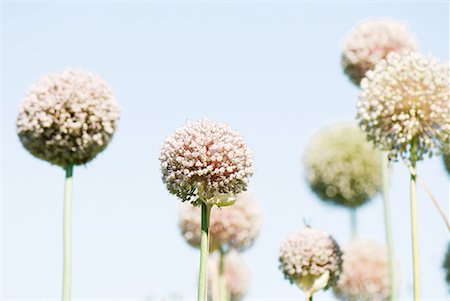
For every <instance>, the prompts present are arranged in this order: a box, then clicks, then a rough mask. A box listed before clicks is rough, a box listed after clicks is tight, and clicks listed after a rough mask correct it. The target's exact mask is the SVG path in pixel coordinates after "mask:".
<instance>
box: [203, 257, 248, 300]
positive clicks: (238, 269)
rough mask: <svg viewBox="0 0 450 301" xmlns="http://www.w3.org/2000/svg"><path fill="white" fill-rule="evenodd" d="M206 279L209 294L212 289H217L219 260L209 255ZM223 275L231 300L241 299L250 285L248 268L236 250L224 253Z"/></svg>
mask: <svg viewBox="0 0 450 301" xmlns="http://www.w3.org/2000/svg"><path fill="white" fill-rule="evenodd" d="M208 267H209V269H208V273H209V275H208V279H209V283H210V284H209V285H208V287H209V288H210V294H211V295H212V291H213V290H216V291H217V290H218V287H217V285H218V275H219V260H218V258H217V257H213V256H210V258H209V259H208ZM223 269H224V271H223V272H224V277H225V281H226V288H227V292H228V294H229V296H230V299H231V301H240V300H242V299H243V298H244V297H245V295H246V294H247V291H248V289H249V286H250V269H249V267H248V266H247V264H246V263H245V262H244V260H243V259H242V257H241V256H240V255H239V254H238V253H237V252H233V251H231V252H229V253H227V254H226V255H225V258H224V262H223Z"/></svg>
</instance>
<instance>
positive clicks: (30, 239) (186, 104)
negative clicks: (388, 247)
mask: <svg viewBox="0 0 450 301" xmlns="http://www.w3.org/2000/svg"><path fill="white" fill-rule="evenodd" d="M374 16H389V17H393V18H396V19H399V20H403V21H406V22H408V23H409V24H410V27H411V29H412V30H413V31H414V32H415V33H416V35H417V38H418V40H419V42H420V46H421V50H422V51H423V52H425V53H432V54H434V55H435V56H437V57H438V58H440V59H441V60H442V61H448V56H449V5H448V3H445V2H440V3H437V2H434V3H430V2H424V3H418V2H416V3H406V2H403V3H386V2H379V3H368V2H365V3H351V2H341V3H339V2H336V3H332V2H328V3H325V2H322V3H319V2H317V3H307V2H303V3H302V2H279V3H276V2H244V1H243V2H241V3H238V2H226V1H221V2H211V3H204V2H195V1H193V2H180V1H178V2H164V3H163V2H152V3H150V2H148V3H142V2H141V3H137V2H135V3H117V2H116V3H112V2H111V3H108V2H97V3H87V2H84V3H76V2H71V3H59V4H58V3H54V2H40V3H38V2H4V3H3V5H2V25H3V28H2V48H1V49H2V63H3V64H2V68H1V71H2V75H3V76H2V79H1V83H2V89H1V100H2V109H1V125H2V129H1V137H2V144H1V151H2V159H3V160H2V166H1V171H2V181H1V184H2V189H1V204H2V206H1V216H0V219H1V226H2V227H1V257H2V262H1V281H0V282H1V296H2V298H3V300H19V299H21V300H24V299H27V300H31V299H41V300H50V299H51V298H55V299H58V298H59V297H60V291H61V284H62V281H61V276H62V205H63V203H62V201H63V200H62V197H63V179H64V172H63V170H62V169H61V168H59V167H56V166H51V165H50V164H48V163H46V162H44V161H40V160H38V159H35V158H34V157H32V156H31V155H30V154H29V153H27V152H26V151H25V150H24V148H23V147H22V145H21V144H20V142H19V140H18V138H17V135H16V133H15V118H16V117H17V114H18V107H19V104H20V101H21V99H22V98H23V96H24V94H25V92H26V90H27V88H28V87H29V86H30V85H31V84H32V82H33V81H35V80H37V79H38V78H39V77H40V76H42V75H44V74H47V73H49V72H54V71H59V70H61V69H63V68H66V67H79V68H83V69H86V70H89V71H91V72H94V73H96V74H98V75H100V76H101V77H102V78H104V79H105V80H106V81H107V82H108V83H109V84H110V85H111V86H112V88H113V90H114V93H115V96H116V98H117V100H118V102H119V103H120V106H121V108H122V115H121V120H120V123H119V128H118V130H117V133H116V135H115V137H114V139H113V141H112V143H111V144H110V145H109V147H108V148H107V149H106V151H104V152H103V153H102V154H100V155H99V156H98V157H97V158H96V159H95V160H94V161H93V162H91V163H89V164H88V165H87V166H85V167H84V166H83V167H77V168H76V169H75V173H74V176H75V178H74V204H73V289H72V291H73V297H74V298H77V299H80V300H81V299H82V300H96V299H102V300H113V299H114V300H130V299H136V300H146V299H147V298H154V299H150V300H161V298H167V297H178V298H181V299H183V300H188V299H193V298H195V297H196V283H197V275H196V273H197V269H198V259H199V255H198V251H197V250H195V249H193V248H191V247H189V246H188V245H187V244H186V243H185V241H184V240H183V239H182V237H181V235H180V233H179V229H178V228H177V214H176V208H177V204H178V203H179V201H178V200H177V199H176V197H174V196H171V195H169V193H168V192H167V191H166V189H165V187H164V185H163V184H162V182H161V175H160V169H159V160H158V157H159V150H160V147H161V145H162V142H163V140H164V138H165V137H166V136H167V135H169V134H171V133H172V131H173V130H174V129H176V128H178V127H180V126H182V125H183V124H184V123H185V122H186V121H187V120H196V119H198V118H200V117H211V118H213V119H216V120H217V121H220V122H226V123H228V124H229V125H231V126H232V127H233V128H234V129H236V130H238V131H239V132H240V133H242V134H243V136H244V137H245V139H246V141H247V142H248V145H249V147H250V148H251V149H252V151H253V153H254V162H255V168H256V171H255V174H254V176H253V178H252V179H251V182H250V186H249V189H250V191H251V192H252V193H253V194H254V196H255V197H256V198H257V199H258V200H259V202H260V205H261V207H262V210H263V212H264V225H263V229H262V232H261V235H260V237H259V238H258V240H257V241H256V243H255V245H254V247H253V248H251V249H250V250H248V251H247V252H245V253H244V255H243V256H244V259H245V261H246V262H247V263H248V265H249V266H250V267H251V270H252V281H251V288H250V291H249V293H248V296H247V298H246V300H294V299H295V300H302V299H303V298H304V294H303V293H302V292H301V291H300V290H299V289H298V288H297V287H295V286H293V285H290V284H289V283H288V282H287V281H286V280H284V279H283V275H282V273H281V272H280V271H279V270H278V252H279V246H280V243H281V241H282V240H283V239H284V238H285V237H286V236H287V235H288V234H290V233H291V232H293V231H295V230H296V229H299V228H301V227H303V224H304V220H305V219H306V220H307V221H309V222H310V224H311V225H312V226H313V227H317V228H321V229H324V230H326V231H328V232H329V233H331V234H332V235H333V236H334V237H335V238H336V240H337V241H338V242H339V243H340V244H341V245H344V244H345V243H346V242H348V241H349V239H350V228H349V226H350V223H349V214H348V212H347V211H346V210H344V209H341V208H337V207H333V206H329V205H327V204H324V203H322V202H321V201H319V200H318V199H317V198H316V197H315V196H314V195H313V194H312V193H311V192H310V191H309V189H308V186H307V185H306V183H305V181H304V176H303V168H302V155H303V150H304V148H305V146H306V144H307V143H308V141H309V139H310V138H311V137H312V136H313V135H314V134H315V133H316V132H317V131H318V130H319V129H321V128H323V127H325V126H328V125H332V124H334V123H336V122H339V121H347V120H352V119H354V116H355V100H356V94H357V92H358V90H357V89H356V88H355V87H354V86H353V85H352V84H351V83H350V81H349V80H348V79H347V78H346V76H344V74H343V73H342V70H341V66H340V54H341V53H340V45H341V44H340V43H341V40H342V38H343V37H344V36H345V34H346V33H347V32H348V31H349V30H350V29H351V28H352V27H353V26H354V25H355V24H356V23H357V22H359V21H361V20H363V19H366V18H368V17H374ZM418 171H419V174H420V176H421V177H422V178H423V179H424V181H426V182H427V184H428V186H429V187H430V189H431V190H432V191H433V193H434V194H435V195H436V197H437V199H438V200H439V201H440V203H441V205H442V206H443V208H444V210H445V212H448V211H449V210H448V202H447V200H448V182H449V177H448V176H447V174H446V173H445V171H444V168H443V164H442V162H441V158H433V159H431V160H426V161H423V162H421V163H420V164H419V166H418ZM391 199H392V210H393V224H394V238H395V251H396V255H397V256H398V258H399V260H400V264H401V274H402V276H403V277H402V283H401V289H400V298H401V299H402V300H408V299H410V298H411V297H412V279H411V274H412V273H411V272H412V268H411V252H410V227H409V222H410V220H409V177H408V171H407V170H406V168H405V167H404V166H403V165H402V164H396V165H395V168H394V171H393V174H392V191H391ZM418 203H419V204H418V206H419V224H420V236H419V239H420V253H421V272H422V287H423V289H422V296H423V300H447V299H448V289H447V286H446V284H445V282H444V273H443V270H442V268H441V266H442V262H443V256H444V253H445V251H446V247H447V242H448V238H449V236H448V232H447V231H446V229H445V226H444V224H443V222H442V220H441V219H440V218H439V216H438V213H437V211H436V210H435V208H434V207H433V206H432V203H431V201H430V199H429V198H428V197H427V196H426V195H425V193H424V192H423V190H422V189H420V188H418ZM382 210H383V207H382V200H381V199H380V198H379V197H377V198H375V199H373V201H372V202H370V203H369V204H367V205H366V206H364V207H363V208H361V209H360V210H359V212H358V220H359V236H360V237H362V238H371V239H374V240H377V241H379V242H384V226H383V215H382V213H383V211H382ZM315 300H334V298H333V296H332V294H331V293H330V292H320V293H318V294H317V295H316V298H315Z"/></svg>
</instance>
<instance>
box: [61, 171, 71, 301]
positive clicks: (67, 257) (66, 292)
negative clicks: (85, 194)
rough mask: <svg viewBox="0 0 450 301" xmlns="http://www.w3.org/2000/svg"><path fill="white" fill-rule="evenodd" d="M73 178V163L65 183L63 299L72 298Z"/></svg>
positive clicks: (65, 300) (67, 172)
mask: <svg viewBox="0 0 450 301" xmlns="http://www.w3.org/2000/svg"><path fill="white" fill-rule="evenodd" d="M72 178H73V165H72V164H69V165H68V166H67V167H66V179H65V184H64V226H63V240H64V266H63V292H62V300H63V301H69V300H70V291H71V286H72Z"/></svg>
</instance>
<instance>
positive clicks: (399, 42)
mask: <svg viewBox="0 0 450 301" xmlns="http://www.w3.org/2000/svg"><path fill="white" fill-rule="evenodd" d="M342 48H343V49H342V50H343V53H342V67H343V68H344V72H345V73H346V74H347V75H348V77H349V78H350V80H351V81H352V82H353V83H354V84H356V85H359V84H360V82H361V79H362V78H363V77H364V75H365V74H366V72H367V71H368V70H371V69H372V68H373V67H374V66H375V65H376V64H377V63H378V62H379V61H380V60H382V59H384V58H385V57H386V56H387V55H388V54H389V53H390V52H393V51H394V52H404V51H417V49H418V46H417V41H416V38H415V36H414V34H413V33H412V32H410V31H409V30H408V27H407V26H406V24H403V23H401V22H398V21H396V20H393V19H388V18H380V19H378V18H377V19H369V20H366V21H363V22H361V23H360V24H358V25H357V26H356V27H355V28H353V29H352V30H351V32H350V33H349V34H348V35H347V37H346V38H345V39H344V42H343V47H342Z"/></svg>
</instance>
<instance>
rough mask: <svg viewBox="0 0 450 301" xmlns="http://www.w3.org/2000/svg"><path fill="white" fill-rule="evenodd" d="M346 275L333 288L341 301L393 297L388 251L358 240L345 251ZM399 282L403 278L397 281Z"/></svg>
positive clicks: (343, 266) (344, 249)
mask: <svg viewBox="0 0 450 301" xmlns="http://www.w3.org/2000/svg"><path fill="white" fill-rule="evenodd" d="M342 252H343V255H342V260H343V263H342V273H341V275H340V277H339V281H338V282H337V284H336V285H335V286H334V287H333V291H334V293H335V295H336V296H337V297H338V298H339V299H341V300H361V301H386V300H389V297H390V278H389V256H388V251H387V249H386V247H384V246H383V245H380V244H378V243H376V242H374V241H371V240H356V241H354V242H351V243H350V244H348V245H347V246H346V247H344V248H343V250H342ZM396 278H397V279H395V280H394V281H395V282H397V283H398V282H399V280H400V278H399V277H396Z"/></svg>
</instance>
